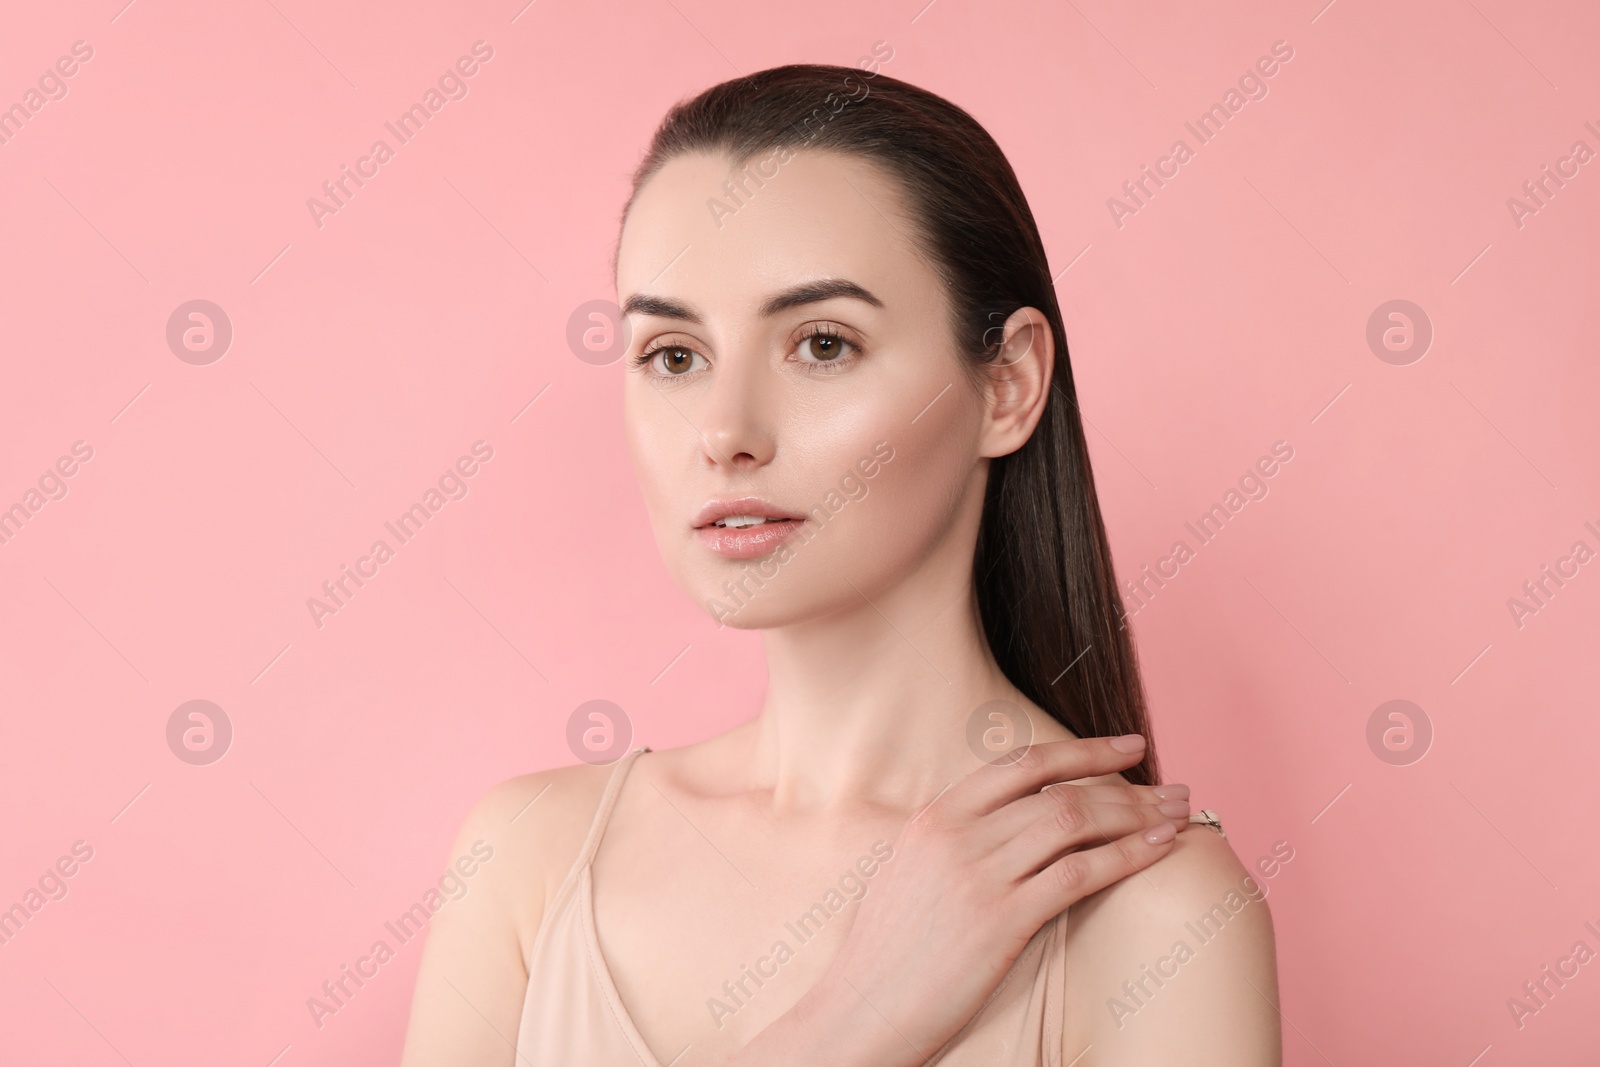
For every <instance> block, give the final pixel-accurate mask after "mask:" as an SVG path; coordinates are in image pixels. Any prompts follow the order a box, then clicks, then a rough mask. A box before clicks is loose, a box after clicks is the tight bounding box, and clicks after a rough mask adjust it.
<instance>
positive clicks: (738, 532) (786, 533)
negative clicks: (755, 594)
mask: <svg viewBox="0 0 1600 1067" xmlns="http://www.w3.org/2000/svg"><path fill="white" fill-rule="evenodd" d="M804 521H805V520H804V519H780V520H778V521H776V522H763V523H760V524H758V525H755V526H746V527H744V528H743V529H736V528H734V527H732V526H701V527H699V528H698V529H696V530H695V534H696V535H697V536H698V537H699V538H700V543H701V544H703V545H705V546H706V547H707V548H709V549H710V550H711V551H713V552H715V553H716V554H717V555H719V556H724V557H726V558H728V559H753V558H755V557H756V556H764V555H766V554H767V553H768V552H771V551H773V550H774V549H776V548H777V547H778V546H779V545H780V544H782V543H783V542H784V541H786V540H788V539H789V538H790V537H791V536H793V534H794V532H795V531H796V530H798V529H799V528H800V525H801V524H802V523H803V522H804Z"/></svg>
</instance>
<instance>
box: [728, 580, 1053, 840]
mask: <svg viewBox="0 0 1600 1067" xmlns="http://www.w3.org/2000/svg"><path fill="white" fill-rule="evenodd" d="M968 558H970V556H969V557H968ZM945 573H946V574H951V575H952V576H953V580H950V581H944V582H940V581H938V580H937V578H936V577H934V576H929V575H924V576H919V577H918V578H916V579H915V580H911V581H906V582H902V583H901V584H899V585H898V586H896V587H894V588H893V589H890V590H887V591H882V592H877V593H868V592H866V591H865V590H863V591H861V592H862V595H861V598H860V599H859V600H858V603H857V605H856V606H854V607H853V608H849V609H846V610H845V611H842V612H838V613H835V614H832V615H829V616H827V617H826V618H820V619H814V620H810V621H807V622H805V623H801V624H797V625H794V626H788V627H784V628H781V629H774V630H768V631H764V633H763V637H764V644H765V648H766V653H767V665H768V687H767V697H766V701H765V704H764V705H763V708H762V711H761V715H760V716H759V717H758V718H757V719H756V720H755V721H754V722H753V723H752V724H750V729H749V730H748V732H746V731H741V733H743V734H744V735H745V739H744V741H743V742H742V743H743V744H746V745H747V746H748V750H747V751H746V752H745V753H744V755H745V757H746V758H745V760H744V761H742V766H743V767H744V768H746V769H747V772H748V774H749V786H750V788H752V789H756V790H761V791H763V792H768V791H770V796H771V804H772V807H773V809H774V810H775V811H777V812H780V813H782V812H801V811H808V810H816V809H823V808H836V807H839V806H848V805H854V804H869V805H878V806H883V807H887V808H891V809H895V810H901V811H904V812H906V813H907V814H909V813H910V812H911V811H914V810H915V809H916V808H917V807H920V806H921V805H922V804H925V803H927V802H928V801H930V800H932V799H933V797H934V796H936V795H937V794H938V793H939V792H940V790H942V789H944V788H945V787H946V786H947V785H948V784H949V783H950V782H952V781H954V780H955V779H957V778H959V777H961V776H962V775H964V774H966V773H968V772H969V771H971V770H972V769H973V768H974V767H976V766H977V760H976V757H975V755H974V753H973V751H972V750H971V749H970V748H969V746H968V742H967V737H968V729H967V727H968V722H969V720H970V719H971V717H972V715H973V712H974V711H975V710H976V709H977V708H978V707H979V706H980V705H982V704H984V703H986V702H988V701H991V700H996V699H1005V700H1010V701H1012V702H1014V703H1016V704H1017V705H1018V706H1019V707H1022V708H1025V709H1026V710H1027V712H1028V714H1029V716H1030V718H1031V719H1032V721H1033V724H1034V726H1035V728H1036V729H1037V728H1038V727H1039V726H1040V725H1041V723H1040V720H1041V718H1044V719H1048V716H1045V715H1044V714H1043V713H1042V712H1041V711H1039V710H1038V709H1037V707H1036V706H1034V705H1032V704H1031V703H1030V702H1029V701H1027V699H1026V698H1025V697H1023V696H1022V694H1021V693H1020V692H1018V690H1017V689H1016V687H1015V686H1013V685H1012V684H1011V682H1010V681H1009V680H1008V679H1007V678H1006V677H1005V675H1004V673H1003V672H1002V671H1001V670H1000V668H999V666H998V665H997V664H996V663H995V661H994V657H993V656H992V655H991V654H990V652H989V648H988V644H987V641H986V640H985V639H984V636H983V630H982V622H981V619H980V616H979V613H978V606H977V602H976V598H975V597H974V596H973V594H972V592H971V575H970V570H966V571H965V572H964V573H962V569H960V568H948V569H946V570H945ZM868 597H870V598H871V599H870V600H869V599H868ZM1050 721H1051V723H1053V720H1050ZM1047 729H1048V727H1047ZM1051 736H1052V737H1054V736H1056V735H1055V734H1054V733H1052V734H1051ZM1060 736H1066V735H1065V733H1064V731H1063V732H1061V733H1060Z"/></svg>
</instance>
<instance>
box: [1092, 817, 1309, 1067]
mask: <svg viewBox="0 0 1600 1067" xmlns="http://www.w3.org/2000/svg"><path fill="white" fill-rule="evenodd" d="M1065 970H1066V982H1067V996H1066V1004H1067V1019H1066V1039H1067V1044H1069V1045H1070V1044H1072V1043H1074V1042H1076V1047H1074V1048H1072V1049H1071V1050H1070V1054H1069V1056H1068V1058H1069V1059H1070V1058H1071V1056H1075V1055H1077V1054H1078V1053H1079V1052H1080V1051H1082V1049H1083V1047H1084V1046H1085V1045H1089V1044H1093V1045H1096V1046H1097V1051H1096V1053H1095V1054H1093V1055H1092V1056H1091V1057H1090V1058H1088V1059H1085V1060H1084V1061H1083V1062H1082V1063H1081V1064H1080V1067H1088V1065H1089V1064H1091V1063H1094V1064H1118V1063H1143V1062H1146V1060H1145V1059H1144V1058H1141V1057H1147V1056H1161V1055H1168V1054H1170V1055H1177V1054H1179V1053H1180V1052H1181V1053H1182V1054H1183V1055H1184V1056H1185V1057H1188V1058H1187V1059H1186V1060H1185V1062H1188V1063H1196V1064H1201V1063H1204V1064H1209V1063H1211V1062H1212V1061H1211V1060H1196V1059H1194V1058H1193V1056H1194V1055H1195V1054H1196V1048H1197V1046H1196V1045H1195V1044H1194V1043H1193V1042H1194V1038H1195V1037H1196V1036H1198V1035H1200V1034H1203V1033H1228V1034H1231V1035H1236V1036H1235V1037H1233V1038H1230V1043H1229V1048H1228V1050H1227V1052H1226V1054H1225V1055H1224V1054H1222V1053H1218V1055H1219V1056H1223V1057H1224V1058H1221V1059H1218V1060H1217V1061H1216V1062H1217V1063H1218V1064H1219V1065H1220V1064H1222V1063H1224V1062H1226V1063H1227V1064H1229V1065H1230V1067H1269V1065H1276V1064H1278V1063H1279V1062H1280V1059H1279V1057H1280V1056H1281V1051H1280V1044H1279V1042H1280V1035H1279V1015H1278V1012H1277V1009H1276V1008H1275V1007H1274V1005H1275V1004H1276V1003H1277V963H1276V947H1275V941H1274V936H1273V929H1272V916H1271V913H1270V912H1269V910H1268V908H1267V903H1266V887H1265V885H1263V884H1262V883H1261V882H1260V881H1258V880H1257V879H1256V878H1254V877H1253V876H1251V875H1250V873H1249V872H1248V871H1247V870H1246V869H1245V867H1244V865H1243V864H1242V863H1240V862H1239V858H1238V856H1237V855H1235V853H1234V851H1233V848H1232V847H1231V846H1230V845H1229V844H1228V841H1227V840H1226V839H1225V838H1224V837H1223V836H1222V835H1221V834H1219V833H1217V832H1216V831H1215V830H1212V829H1210V828H1209V827H1206V826H1203V825H1199V824H1191V825H1190V826H1189V827H1188V828H1187V829H1185V830H1184V831H1183V832H1182V833H1180V834H1179V835H1178V837H1177V840H1176V842H1175V843H1174V845H1173V847H1172V851H1170V852H1169V853H1167V855H1165V856H1163V857H1162V858H1161V859H1159V860H1157V861H1156V862H1155V864H1153V865H1152V866H1150V867H1149V868H1147V869H1145V870H1144V871H1140V872H1138V873H1136V874H1133V875H1130V876H1128V877H1126V878H1123V879H1122V880H1121V881H1118V882H1116V883H1115V884H1113V885H1111V886H1108V887H1107V888H1106V889H1103V890H1101V891H1100V892H1099V893H1096V894H1094V895H1093V896H1090V897H1086V898H1085V899H1084V900H1082V901H1080V902H1079V903H1077V904H1075V905H1073V907H1072V908H1071V909H1070V911H1069V913H1068V918H1067V934H1066V959H1065Z"/></svg>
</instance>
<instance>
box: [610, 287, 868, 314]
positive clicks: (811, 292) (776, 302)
mask: <svg viewBox="0 0 1600 1067" xmlns="http://www.w3.org/2000/svg"><path fill="white" fill-rule="evenodd" d="M839 297H850V298H852V299H855V300H860V301H863V302H865V303H868V304H871V305H872V306H873V307H877V308H881V307H883V301H882V300H879V299H878V298H877V297H876V296H874V295H873V294H872V293H871V292H870V291H869V290H867V289H865V288H863V287H862V286H860V285H857V284H856V283H855V282H852V281H850V280H848V279H846V278H823V279H821V280H819V281H814V282H802V283H801V284H799V285H796V286H792V287H790V288H788V289H785V290H783V291H782V292H781V293H776V294H774V295H773V296H770V297H768V298H767V301H766V303H764V304H762V305H761V314H762V316H763V317H765V318H770V317H771V316H773V315H776V314H778V313H779V312H780V311H788V310H789V309H790V308H795V307H800V306H802V305H804V304H816V303H820V302H821V301H824V300H834V299H837V298H839ZM622 313H623V314H624V315H654V316H657V317H659V318H663V319H681V320H683V321H684V322H692V323H694V324H695V325H697V326H699V325H703V324H704V323H703V320H702V319H701V317H700V313H699V312H698V311H696V310H695V309H694V308H693V307H691V306H690V305H688V304H685V303H682V302H681V301H677V300H671V299H668V298H667V297H663V296H651V295H650V294H648V293H636V294H634V295H633V296H630V297H628V299H627V301H626V302H625V303H624V304H623V305H622Z"/></svg>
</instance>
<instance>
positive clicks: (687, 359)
mask: <svg viewBox="0 0 1600 1067" xmlns="http://www.w3.org/2000/svg"><path fill="white" fill-rule="evenodd" d="M662 363H663V364H665V365H666V369H667V373H668V374H678V373H681V372H682V371H686V370H688V369H689V368H690V367H691V366H692V365H693V364H694V353H693V352H690V351H689V350H688V349H687V348H667V349H663V350H662Z"/></svg>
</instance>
